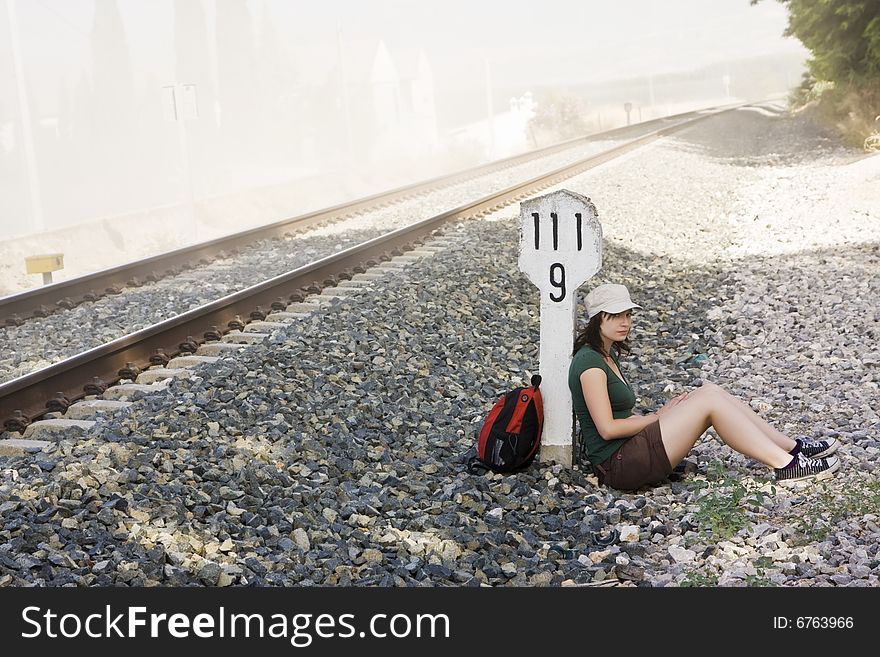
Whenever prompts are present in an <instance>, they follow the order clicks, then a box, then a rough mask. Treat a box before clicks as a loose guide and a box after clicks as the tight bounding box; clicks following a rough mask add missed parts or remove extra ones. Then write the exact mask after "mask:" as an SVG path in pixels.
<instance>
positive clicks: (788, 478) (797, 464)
mask: <svg viewBox="0 0 880 657" xmlns="http://www.w3.org/2000/svg"><path fill="white" fill-rule="evenodd" d="M839 467H840V459H839V458H837V457H836V456H826V457H823V458H817V459H811V458H807V457H806V456H804V455H803V454H798V455H797V456H795V457H794V458H793V459H792V461H791V463H789V464H788V465H787V466H785V467H784V468H774V470H775V471H776V481H778V482H779V483H790V482H793V481H801V480H803V479H815V480H817V481H818V480H822V479H829V478H830V477H831V475H833V474H834V473H835V472H836V471H837V469H838V468H839Z"/></svg>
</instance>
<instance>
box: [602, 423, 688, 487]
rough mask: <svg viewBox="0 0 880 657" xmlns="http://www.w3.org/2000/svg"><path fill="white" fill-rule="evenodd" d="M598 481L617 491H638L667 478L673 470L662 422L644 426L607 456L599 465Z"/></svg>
mask: <svg viewBox="0 0 880 657" xmlns="http://www.w3.org/2000/svg"><path fill="white" fill-rule="evenodd" d="M596 470H597V474H598V476H599V483H601V484H602V485H604V486H611V487H612V488H617V489H618V490H635V489H636V488H641V487H642V486H645V485H648V484H656V483H659V482H661V481H663V480H665V479H666V478H667V477H668V476H669V473H671V472H672V466H671V465H670V464H669V457H667V456H666V450H665V449H664V448H663V439H662V438H661V437H660V422H659V421H657V422H654V423H653V424H649V425H648V426H647V427H645V428H644V429H642V430H641V431H640V432H639V433H637V434H636V435H635V436H633V437H632V438H630V439H628V440H627V441H626V442H625V443H623V446H622V447H621V448H620V449H618V450H617V451H616V452H614V454H612V455H611V456H610V457H608V459H606V460H605V461H603V462H602V463H600V464H599V465H598V466H596Z"/></svg>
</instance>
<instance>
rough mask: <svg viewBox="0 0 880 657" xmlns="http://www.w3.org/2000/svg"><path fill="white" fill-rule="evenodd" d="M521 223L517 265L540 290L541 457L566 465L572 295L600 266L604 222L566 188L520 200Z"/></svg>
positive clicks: (569, 456)
mask: <svg viewBox="0 0 880 657" xmlns="http://www.w3.org/2000/svg"><path fill="white" fill-rule="evenodd" d="M520 222H521V224H520V243H519V268H520V271H522V272H523V273H524V274H525V275H526V276H527V277H528V278H529V280H530V281H531V282H532V283H534V284H535V285H536V286H537V287H538V289H539V290H540V291H541V347H540V351H539V359H540V374H541V396H542V398H543V401H544V431H543V435H542V438H541V460H542V461H545V462H546V461H555V462H557V463H563V464H565V465H567V466H570V465H571V464H572V457H573V450H572V436H573V429H574V419H573V415H572V406H571V392H570V391H569V389H568V368H569V365H570V364H571V350H572V347H573V346H574V327H575V317H574V312H575V306H576V301H577V294H576V293H577V290H578V288H579V287H580V286H581V285H583V284H584V283H585V282H586V281H587V280H588V279H590V278H591V277H592V276H593V275H595V274H596V273H597V272H598V271H599V270H600V269H601V268H602V226H601V225H600V224H599V218H598V216H597V214H596V207H595V206H594V205H593V203H592V202H591V201H590V199H588V198H587V197H586V196H581V195H580V194H575V193H574V192H570V191H568V190H565V189H563V190H560V191H558V192H552V193H551V194H547V195H546V196H539V197H537V198H533V199H529V200H527V201H524V202H523V203H521V204H520Z"/></svg>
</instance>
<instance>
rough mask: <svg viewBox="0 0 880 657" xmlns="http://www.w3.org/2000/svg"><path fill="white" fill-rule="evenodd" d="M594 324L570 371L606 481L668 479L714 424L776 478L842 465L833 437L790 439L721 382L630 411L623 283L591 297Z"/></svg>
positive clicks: (814, 475) (822, 475) (630, 483)
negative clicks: (643, 411) (644, 410)
mask: <svg viewBox="0 0 880 657" xmlns="http://www.w3.org/2000/svg"><path fill="white" fill-rule="evenodd" d="M586 301H587V315H588V317H589V323H588V324H587V326H586V328H585V329H584V331H583V332H582V333H581V334H580V335H579V336H578V337H577V340H575V345H574V358H573V360H572V363H571V367H570V369H569V373H568V387H569V389H570V390H571V395H572V399H573V402H574V410H575V413H576V414H577V417H578V422H579V424H580V427H581V435H582V440H583V443H584V447H585V448H586V451H587V456H588V458H589V459H590V462H591V463H592V464H593V467H594V469H595V471H596V474H597V475H598V477H599V481H600V483H602V484H607V485H608V486H612V487H613V488H617V489H620V490H634V489H636V488H639V487H641V486H644V485H646V484H653V483H659V482H661V481H664V480H665V479H666V478H667V477H668V475H669V474H670V473H671V472H672V470H673V468H674V467H675V465H676V464H678V463H679V462H681V460H682V459H683V458H684V457H685V456H686V455H687V453H688V452H689V451H690V450H691V448H692V447H693V446H694V443H696V442H697V439H698V438H699V437H700V436H701V435H702V434H703V432H704V431H706V429H708V428H709V427H714V429H715V431H716V433H717V434H718V435H719V436H720V437H721V440H723V441H724V442H725V443H727V444H728V445H730V447H732V448H733V449H735V450H736V451H738V452H740V453H741V454H745V455H746V456H749V457H751V458H753V459H757V460H758V461H761V462H762V463H764V464H766V465H768V466H770V467H771V468H774V470H775V474H776V480H777V481H779V482H781V483H782V482H792V481H797V480H800V479H826V478H828V477H830V476H831V475H832V473H834V471H835V470H837V468H838V467H839V466H840V461H839V460H838V458H837V457H836V456H831V454H832V453H833V452H834V451H836V450H837V447H838V443H837V441H836V440H835V439H834V438H828V439H826V440H813V439H807V438H797V439H795V440H793V439H791V438H789V437H788V436H786V435H785V434H783V433H780V432H779V431H777V430H776V429H774V428H772V427H771V426H770V425H769V424H767V423H766V422H765V421H764V420H762V419H761V418H760V417H759V416H758V415H757V414H755V413H754V411H752V409H750V408H749V407H748V406H746V405H745V404H743V403H742V402H740V401H739V400H737V399H735V398H734V397H732V396H731V395H730V394H728V393H727V392H726V391H725V390H723V389H722V388H720V387H719V386H717V385H715V384H712V383H706V384H703V386H701V387H700V388H698V389H696V390H694V391H692V392H689V393H684V394H682V395H679V396H678V397H675V398H673V399H671V400H670V401H669V402H667V403H666V404H665V405H664V406H663V407H662V408H661V409H660V410H659V411H657V412H656V413H650V414H648V415H633V414H632V408H633V406H634V405H635V402H636V396H635V394H634V393H633V391H632V388H630V386H629V383H627V381H626V379H625V378H624V377H623V373H622V372H621V370H620V363H619V361H618V357H619V355H620V353H621V352H624V353H628V352H629V350H630V348H629V345H628V344H627V336H628V335H629V331H630V328H631V327H632V309H633V308H641V306H638V305H636V304H634V303H633V302H632V300H631V299H630V296H629V292H628V291H627V289H626V287H624V286H623V285H615V284H610V283H609V284H605V285H600V286H598V287H597V288H595V289H594V290H593V291H592V292H590V293H589V294H588V295H587V299H586Z"/></svg>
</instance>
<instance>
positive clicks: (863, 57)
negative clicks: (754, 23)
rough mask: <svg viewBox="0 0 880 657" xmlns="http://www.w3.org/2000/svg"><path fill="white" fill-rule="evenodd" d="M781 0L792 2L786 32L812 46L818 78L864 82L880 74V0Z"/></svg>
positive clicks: (812, 66)
mask: <svg viewBox="0 0 880 657" xmlns="http://www.w3.org/2000/svg"><path fill="white" fill-rule="evenodd" d="M759 1H760V0H751V3H752V4H753V5H754V4H757V3H758V2H759ZM779 1H780V2H782V3H783V4H785V5H787V6H788V28H787V29H786V31H785V35H786V36H794V37H797V38H798V39H800V41H801V43H803V44H804V45H805V46H806V47H807V48H809V49H810V51H811V52H812V55H813V56H812V58H811V59H810V62H809V68H810V72H811V73H812V75H813V77H814V78H815V79H816V80H827V81H830V82H835V83H838V84H855V85H858V86H863V85H864V84H865V83H868V82H871V81H876V80H877V79H878V78H880V2H878V0H779Z"/></svg>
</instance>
